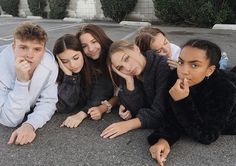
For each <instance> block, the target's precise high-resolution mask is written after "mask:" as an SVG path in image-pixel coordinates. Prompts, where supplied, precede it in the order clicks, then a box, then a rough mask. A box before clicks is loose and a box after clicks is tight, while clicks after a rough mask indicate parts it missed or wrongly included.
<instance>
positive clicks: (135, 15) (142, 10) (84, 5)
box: [19, 0, 157, 21]
mask: <svg viewBox="0 0 236 166" xmlns="http://www.w3.org/2000/svg"><path fill="white" fill-rule="evenodd" d="M45 10H46V11H49V7H48V6H47V7H46V9H45ZM67 11H68V17H72V18H82V19H97V20H110V19H109V18H105V17H104V15H103V11H102V9H101V3H100V0H70V4H69V6H68V9H67ZM30 15H32V14H31V12H30V10H29V8H28V4H27V0H20V5H19V16H20V17H26V16H30ZM127 19H128V20H136V21H137V20H138V21H155V20H157V18H156V17H155V14H154V7H153V2H152V0H138V3H137V5H136V7H135V9H134V11H133V12H131V14H129V15H128V16H127Z"/></svg>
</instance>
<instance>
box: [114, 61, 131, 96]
mask: <svg viewBox="0 0 236 166" xmlns="http://www.w3.org/2000/svg"><path fill="white" fill-rule="evenodd" d="M112 69H113V70H114V71H115V72H116V73H117V74H118V75H119V76H120V77H122V78H124V79H125V81H126V87H127V89H128V90H130V91H132V90H134V77H133V76H131V75H127V74H124V73H122V72H120V71H119V70H117V69H116V68H115V66H113V65H112Z"/></svg>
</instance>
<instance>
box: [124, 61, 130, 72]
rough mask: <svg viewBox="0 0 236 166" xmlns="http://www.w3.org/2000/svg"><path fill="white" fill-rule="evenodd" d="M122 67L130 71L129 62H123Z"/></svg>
mask: <svg viewBox="0 0 236 166" xmlns="http://www.w3.org/2000/svg"><path fill="white" fill-rule="evenodd" d="M123 67H124V69H125V71H126V72H130V71H131V66H130V64H128V63H124V64H123Z"/></svg>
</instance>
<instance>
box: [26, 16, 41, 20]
mask: <svg viewBox="0 0 236 166" xmlns="http://www.w3.org/2000/svg"><path fill="white" fill-rule="evenodd" d="M26 18H27V19H34V20H41V19H43V17H41V16H27V17H26Z"/></svg>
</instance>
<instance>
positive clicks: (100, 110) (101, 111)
mask: <svg viewBox="0 0 236 166" xmlns="http://www.w3.org/2000/svg"><path fill="white" fill-rule="evenodd" d="M98 107H99V112H100V113H101V114H103V113H105V112H107V111H108V108H107V106H106V105H105V104H101V105H99V106H98Z"/></svg>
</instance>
